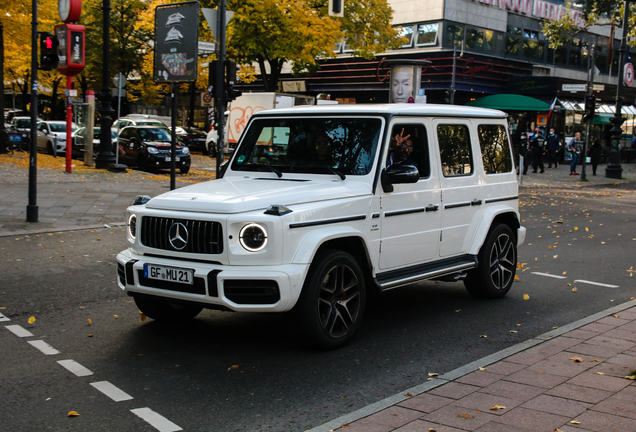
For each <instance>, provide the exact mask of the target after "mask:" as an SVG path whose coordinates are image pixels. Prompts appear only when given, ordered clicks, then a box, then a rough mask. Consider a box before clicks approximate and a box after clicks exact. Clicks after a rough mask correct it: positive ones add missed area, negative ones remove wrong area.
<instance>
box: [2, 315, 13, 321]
mask: <svg viewBox="0 0 636 432" xmlns="http://www.w3.org/2000/svg"><path fill="white" fill-rule="evenodd" d="M0 321H11V320H10V319H9V318H7V317H6V316H4V315H2V314H1V313H0Z"/></svg>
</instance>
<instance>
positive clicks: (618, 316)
mask: <svg viewBox="0 0 636 432" xmlns="http://www.w3.org/2000/svg"><path fill="white" fill-rule="evenodd" d="M612 316H613V317H614V318H620V317H621V316H620V315H616V314H614V315H612Z"/></svg>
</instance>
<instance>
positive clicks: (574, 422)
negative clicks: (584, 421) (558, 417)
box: [570, 420, 581, 424]
mask: <svg viewBox="0 0 636 432" xmlns="http://www.w3.org/2000/svg"><path fill="white" fill-rule="evenodd" d="M570 423H572V424H581V422H580V421H576V420H570Z"/></svg>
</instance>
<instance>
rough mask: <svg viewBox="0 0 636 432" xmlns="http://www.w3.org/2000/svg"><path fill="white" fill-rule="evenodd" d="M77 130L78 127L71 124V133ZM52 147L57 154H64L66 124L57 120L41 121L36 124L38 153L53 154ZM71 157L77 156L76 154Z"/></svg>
mask: <svg viewBox="0 0 636 432" xmlns="http://www.w3.org/2000/svg"><path fill="white" fill-rule="evenodd" d="M77 129H79V128H78V126H77V125H76V124H75V123H72V124H71V130H72V132H73V133H74V132H75V131H77ZM54 146H55V147H56V151H57V154H60V153H66V122H65V121H57V120H47V121H41V122H40V123H38V137H37V148H38V151H44V152H46V153H48V154H54V152H53V149H54ZM73 156H77V154H74V155H73Z"/></svg>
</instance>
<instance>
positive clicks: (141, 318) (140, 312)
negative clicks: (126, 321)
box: [139, 311, 146, 322]
mask: <svg viewBox="0 0 636 432" xmlns="http://www.w3.org/2000/svg"><path fill="white" fill-rule="evenodd" d="M139 321H140V322H144V321H146V314H145V313H143V312H142V311H139Z"/></svg>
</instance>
